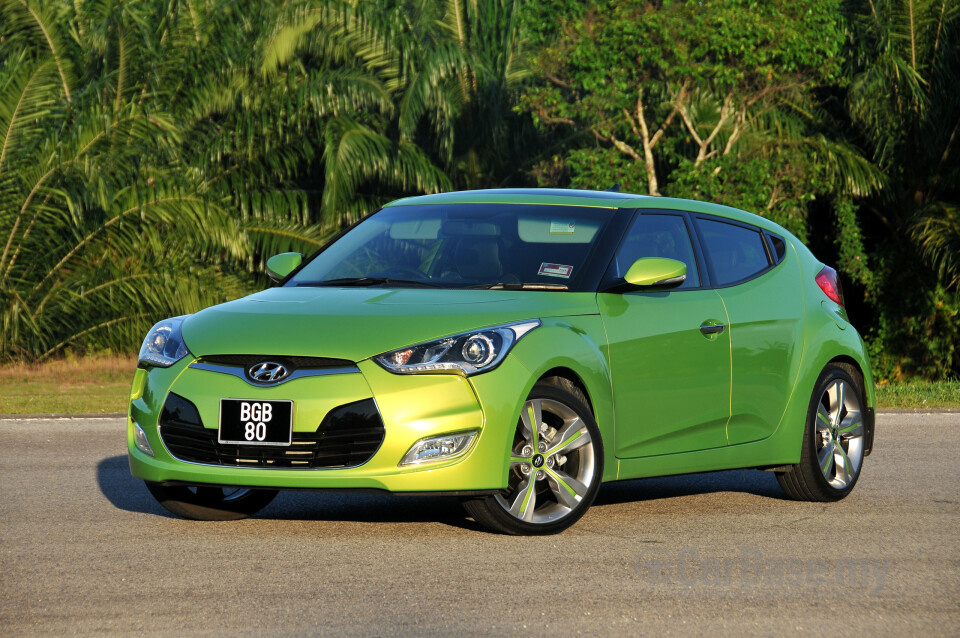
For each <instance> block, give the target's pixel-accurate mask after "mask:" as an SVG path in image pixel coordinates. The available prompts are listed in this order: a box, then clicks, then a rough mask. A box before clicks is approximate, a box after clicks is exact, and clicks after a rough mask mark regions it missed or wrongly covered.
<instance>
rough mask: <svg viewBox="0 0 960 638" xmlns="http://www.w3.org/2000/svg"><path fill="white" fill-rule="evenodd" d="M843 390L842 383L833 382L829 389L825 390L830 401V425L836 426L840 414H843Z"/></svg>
mask: <svg viewBox="0 0 960 638" xmlns="http://www.w3.org/2000/svg"><path fill="white" fill-rule="evenodd" d="M843 388H844V385H843V382H842V381H834V382H833V385H831V386H830V389H829V390H827V396H828V397H829V400H830V425H836V424H837V423H839V422H840V414H841V413H842V412H843V399H844V389H843Z"/></svg>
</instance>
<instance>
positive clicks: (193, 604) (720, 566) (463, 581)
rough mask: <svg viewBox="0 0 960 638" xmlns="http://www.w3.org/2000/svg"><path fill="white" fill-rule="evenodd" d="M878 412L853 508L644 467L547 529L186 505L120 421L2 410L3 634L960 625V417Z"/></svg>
mask: <svg viewBox="0 0 960 638" xmlns="http://www.w3.org/2000/svg"><path fill="white" fill-rule="evenodd" d="M878 420H879V425H878V431H877V436H876V444H875V448H874V449H875V451H874V453H873V454H872V455H871V456H870V457H868V458H867V461H866V464H865V466H864V472H863V475H862V477H861V479H860V483H859V485H858V486H857V488H856V490H855V491H854V493H853V494H852V495H851V496H850V497H849V498H848V499H846V500H845V501H843V502H841V503H837V504H830V505H822V504H811V503H796V502H792V501H787V500H785V499H784V498H783V495H782V493H781V491H780V489H779V487H778V486H777V483H776V480H775V479H774V476H773V475H772V474H770V473H766V472H758V471H734V472H719V473H713V474H701V475H694V476H685V477H673V478H663V479H647V480H640V481H630V482H624V483H617V484H612V485H607V486H605V487H604V489H603V490H602V491H601V493H600V496H599V499H598V502H597V503H596V504H595V505H594V507H593V508H592V509H591V510H590V511H589V512H588V513H587V515H586V516H585V517H584V518H583V519H582V520H581V521H580V522H579V523H578V524H577V525H576V526H574V527H573V528H572V529H570V530H568V531H567V532H565V533H564V534H561V535H559V536H553V537H547V538H511V537H506V536H498V535H494V534H489V533H486V532H483V531H480V530H478V529H477V528H476V527H475V525H474V524H473V522H472V521H470V520H469V519H466V518H465V517H464V516H463V514H462V513H461V510H460V508H459V505H458V504H457V503H456V501H454V500H452V499H448V498H433V497H429V498H428V497H391V496H387V495H383V496H381V495H369V494H353V495H344V494H331V493H303V492H300V493H291V492H287V493H283V494H281V495H280V496H279V497H278V498H277V499H276V500H275V501H274V502H273V504H271V505H270V507H269V508H267V509H265V510H264V511H263V512H261V513H260V514H259V515H258V516H257V517H256V518H253V519H249V520H245V521H238V522H227V523H198V522H190V521H183V520H178V519H175V518H172V517H171V516H169V515H167V514H166V512H165V511H164V510H162V509H161V508H160V507H159V506H158V505H156V504H155V502H154V501H153V500H152V498H151V497H150V495H149V494H148V493H147V491H146V489H145V488H144V487H143V485H142V483H140V482H139V481H137V480H135V479H133V478H132V477H131V476H130V474H129V471H128V469H127V460H126V456H125V449H124V435H123V421H122V420H121V419H70V420H0V633H2V634H3V635H37V634H42V635H46V634H58V635H59V634H102V633H121V634H153V633H157V634H166V635H183V634H230V635H232V634H264V633H276V634H286V635H289V634H293V633H302V632H309V633H311V634H313V633H316V634H345V635H358V636H359V635H362V636H372V635H395V634H450V633H456V634H458V635H461V636H464V635H475V634H510V635H517V634H532V635H544V634H548V633H549V634H558V635H561V636H565V635H575V634H599V635H603V634H606V633H610V632H618V633H622V634H627V635H642V634H650V635H660V634H690V633H694V632H696V633H708V635H709V634H712V633H715V632H719V631H726V632H736V633H738V634H741V633H746V634H773V633H774V632H776V633H781V634H782V633H796V634H800V633H803V634H809V633H811V632H816V633H819V634H845V635H863V634H868V635H871V636H881V635H923V634H927V635H951V636H956V635H960V465H958V463H957V450H958V448H960V414H957V413H953V414H934V415H912V414H882V415H880V417H879V419H878Z"/></svg>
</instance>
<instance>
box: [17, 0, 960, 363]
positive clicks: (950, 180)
mask: <svg viewBox="0 0 960 638" xmlns="http://www.w3.org/2000/svg"><path fill="white" fill-rule="evenodd" d="M958 36H960V3H958V2H957V1H956V0H911V1H910V2H904V1H903V0H848V1H845V2H842V3H841V2H840V0H829V1H826V2H824V1H821V0H793V1H789V2H788V1H786V0H774V1H767V2H761V1H760V0H696V1H693V0H657V1H655V2H646V3H638V2H633V1H628V0H613V1H611V2H603V3H599V2H575V1H573V0H545V1H544V2H532V1H530V0H522V1H521V0H469V1H467V0H290V1H288V2H284V3H277V2H257V1H256V0H229V1H228V0H208V1H206V2H202V3H199V2H182V1H180V0H143V1H141V2H136V3H133V2H120V3H118V2H112V1H111V0H84V1H83V2H74V1H72V0H51V1H42V2H41V1H40V0H0V359H16V358H20V359H38V358H43V357H49V356H53V355H55V354H57V353H60V352H63V351H71V350H77V351H90V350H100V349H114V350H123V351H130V350H132V349H134V348H135V347H136V344H137V343H138V342H139V339H140V336H141V335H142V333H143V332H144V331H145V329H146V328H147V327H148V326H149V324H150V323H152V322H153V321H155V320H157V319H160V318H162V317H164V316H169V315H172V314H179V313H186V312H192V311H195V310H196V309H198V308H201V307H203V306H205V305H208V304H211V303H216V302H218V301H222V300H225V299H228V298H230V297H233V296H237V295H240V294H243V293H245V292H247V291H249V290H251V289H253V288H254V287H255V286H257V285H262V284H263V283H264V281H265V280H264V277H263V275H262V274H261V273H262V270H263V264H264V261H265V259H266V258H267V257H269V256H270V255H272V254H274V253H276V252H284V251H291V250H293V251H299V252H304V253H310V252H312V251H313V250H315V249H316V248H318V247H319V246H322V245H323V244H324V242H326V241H327V240H328V239H329V238H330V237H331V236H332V235H333V234H335V233H336V232H338V231H339V230H340V229H341V228H342V227H343V226H344V225H345V224H349V223H352V222H354V221H356V220H358V219H361V218H362V217H363V216H365V215H367V214H369V213H370V212H371V211H373V210H375V209H376V208H378V207H379V206H380V205H381V204H383V203H384V202H385V201H387V200H390V199H394V198H396V197H400V196H404V195H408V194H417V193H425V192H436V191H441V190H448V189H460V188H483V187H499V186H507V185H526V184H531V183H536V184H540V185H543V186H573V187H579V188H600V189H603V188H609V187H610V186H612V185H613V184H615V183H619V184H621V188H622V189H623V190H625V191H631V192H645V193H650V194H661V193H662V194H666V195H671V196H676V197H689V198H695V199H706V200H712V201H717V202H720V203H725V204H728V205H732V206H736V207H738V208H742V209H745V210H750V211H753V212H756V213H759V214H761V215H764V216H766V217H769V218H770V219H772V220H774V221H776V222H778V223H780V224H781V225H783V226H784V227H786V228H787V229H788V230H790V231H791V232H793V233H795V234H796V235H797V236H798V237H800V238H801V239H803V240H804V241H808V242H809V243H810V244H811V245H812V246H814V248H815V249H816V250H817V252H818V254H820V255H822V258H823V259H825V260H827V261H829V262H830V263H833V264H835V265H836V266H837V267H838V269H839V270H840V272H841V275H842V277H843V278H844V280H846V281H847V282H848V283H849V284H852V285H850V286H848V291H847V297H848V301H851V302H852V303H851V312H852V313H854V320H855V321H856V323H857V324H858V325H860V326H863V327H865V328H866V329H867V330H866V332H867V334H868V340H869V343H870V348H871V352H872V353H873V356H874V358H875V363H876V366H877V371H878V374H879V376H880V377H881V378H886V377H900V376H905V377H909V376H912V375H922V376H927V377H937V378H942V377H944V376H950V375H954V376H956V375H957V374H960V354H958V352H960V346H958V344H960V327H958V326H960V321H958V320H957V319H958V317H957V314H958V312H960V300H958V296H960V223H958V219H960V213H958V210H960V159H958V152H960V150H958V147H960V142H958V138H960V128H958V127H960V101H958V100H957V99H956V87H955V84H956V78H957V77H960V42H958ZM858 313H859V315H860V316H857V315H858Z"/></svg>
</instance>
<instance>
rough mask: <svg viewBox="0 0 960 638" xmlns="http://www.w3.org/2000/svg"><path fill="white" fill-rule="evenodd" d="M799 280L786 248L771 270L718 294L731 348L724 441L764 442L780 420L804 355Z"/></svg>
mask: <svg viewBox="0 0 960 638" xmlns="http://www.w3.org/2000/svg"><path fill="white" fill-rule="evenodd" d="M800 277H801V274H800V267H799V264H798V258H797V256H796V252H795V251H794V250H793V249H790V250H788V251H787V254H786V256H785V258H784V260H783V261H782V262H781V263H780V264H778V265H777V266H775V267H774V268H773V269H772V270H770V271H768V272H766V273H765V274H763V275H761V276H759V277H757V278H756V279H753V280H751V281H748V282H746V283H744V284H740V285H738V286H732V287H729V288H721V289H720V290H718V291H717V292H718V294H719V295H720V297H721V298H722V299H723V303H724V306H725V307H726V310H727V315H728V317H729V319H730V339H731V342H732V344H733V348H732V363H731V365H732V371H733V374H732V386H731V393H730V412H731V414H730V422H729V423H728V424H727V442H728V443H732V444H737V443H748V442H750V441H757V440H760V439H763V438H766V437H768V436H770V435H771V434H772V433H773V430H774V429H775V428H776V427H777V424H778V423H779V422H780V419H781V417H782V416H783V412H784V409H785V407H786V405H787V399H788V398H789V396H790V393H791V391H792V389H793V385H794V383H795V381H796V379H797V372H798V370H799V368H800V357H801V354H802V353H803V344H804V334H803V317H804V301H803V298H802V297H801V296H799V295H797V294H796V291H797V290H799V289H800ZM818 291H819V289H818Z"/></svg>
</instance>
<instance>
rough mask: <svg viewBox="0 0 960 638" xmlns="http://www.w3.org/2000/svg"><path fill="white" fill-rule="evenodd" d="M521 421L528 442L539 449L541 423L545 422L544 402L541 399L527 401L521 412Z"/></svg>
mask: <svg viewBox="0 0 960 638" xmlns="http://www.w3.org/2000/svg"><path fill="white" fill-rule="evenodd" d="M520 422H521V423H522V424H523V436H524V438H526V439H527V443H529V444H530V445H532V446H533V449H534V450H536V449H537V443H539V441H540V424H541V423H543V402H542V401H541V400H540V399H534V400H533V401H527V402H526V403H524V404H523V411H522V412H520Z"/></svg>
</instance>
